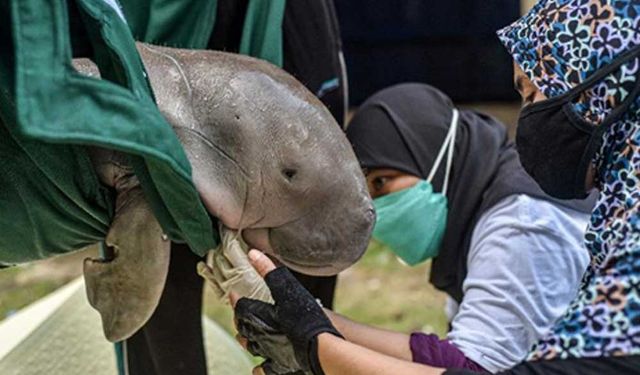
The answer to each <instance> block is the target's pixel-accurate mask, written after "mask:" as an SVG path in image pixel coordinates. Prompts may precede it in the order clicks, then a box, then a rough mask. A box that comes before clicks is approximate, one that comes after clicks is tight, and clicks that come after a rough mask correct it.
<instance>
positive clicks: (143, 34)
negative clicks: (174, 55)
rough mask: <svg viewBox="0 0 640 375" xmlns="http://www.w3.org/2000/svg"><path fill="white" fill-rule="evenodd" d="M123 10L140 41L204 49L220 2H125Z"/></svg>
mask: <svg viewBox="0 0 640 375" xmlns="http://www.w3.org/2000/svg"><path fill="white" fill-rule="evenodd" d="M121 4H122V10H123V12H124V15H125V18H126V19H127V22H128V24H129V27H130V28H131V32H132V33H133V36H134V38H136V40H140V41H144V42H147V43H152V44H158V45H166V46H171V47H179V48H194V49H204V48H206V46H207V42H208V41H209V37H210V36H211V31H212V30H213V24H214V20H215V18H216V5H217V1H216V0H181V1H176V0H146V1H145V0H123V1H121Z"/></svg>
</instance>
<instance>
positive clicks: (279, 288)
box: [235, 267, 342, 375]
mask: <svg viewBox="0 0 640 375" xmlns="http://www.w3.org/2000/svg"><path fill="white" fill-rule="evenodd" d="M264 280H265V282H266V283H267V286H269V289H270V290H271V295H272V296H273V300H274V301H275V304H274V305H271V304H268V303H264V302H261V301H256V300H251V299H247V298H241V299H240V300H239V301H238V303H237V304H236V307H235V314H236V320H237V324H238V330H239V332H240V334H241V335H243V336H244V337H245V338H247V340H248V341H249V350H250V351H251V352H252V353H254V354H259V355H264V356H266V357H267V358H268V359H269V360H271V361H272V363H271V364H272V365H273V364H274V363H273V362H274V361H277V360H278V358H273V357H269V354H273V353H266V352H268V351H269V349H270V348H272V347H273V344H274V343H275V341H274V340H275V339H276V338H277V337H278V334H280V333H284V334H285V335H286V337H287V338H288V339H289V340H290V341H291V344H292V345H293V352H294V355H295V359H296V360H297V362H298V364H299V366H300V369H301V370H303V371H311V372H312V373H313V374H315V375H323V374H324V372H323V371H322V367H321V366H320V361H319V359H318V340H317V337H318V335H319V334H321V333H324V332H328V333H331V334H333V335H336V336H338V337H341V338H342V335H341V334H340V333H339V332H338V330H336V329H335V327H334V326H333V324H331V321H330V320H329V318H328V317H327V316H326V315H325V313H324V311H322V308H321V307H320V305H318V303H317V302H316V300H315V299H314V298H313V296H312V295H311V294H310V293H309V292H308V291H307V290H306V289H305V288H304V287H303V286H302V285H301V284H300V283H299V282H298V280H296V279H295V277H294V276H293V275H292V274H291V273H290V272H289V270H287V269H286V268H284V267H279V268H276V269H275V270H273V271H271V272H269V273H268V274H267V276H266V277H265V278H264Z"/></svg>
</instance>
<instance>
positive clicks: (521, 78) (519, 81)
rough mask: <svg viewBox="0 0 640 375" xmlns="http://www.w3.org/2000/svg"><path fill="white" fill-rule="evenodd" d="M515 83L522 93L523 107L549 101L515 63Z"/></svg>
mask: <svg viewBox="0 0 640 375" xmlns="http://www.w3.org/2000/svg"><path fill="white" fill-rule="evenodd" d="M513 82H514V84H515V86H516V90H518V93H520V97H521V98H522V106H523V107H526V106H527V105H529V104H532V103H535V102H539V101H542V100H545V99H547V97H546V96H544V94H543V93H542V91H540V90H538V88H537V87H536V85H534V84H533V82H531V80H530V79H529V77H527V75H526V74H524V72H523V71H522V69H520V66H518V64H516V63H515V62H514V63H513Z"/></svg>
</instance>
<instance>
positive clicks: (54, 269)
mask: <svg viewBox="0 0 640 375" xmlns="http://www.w3.org/2000/svg"><path fill="white" fill-rule="evenodd" d="M85 256H87V254H86V252H81V253H77V254H74V255H70V256H63V257H58V258H55V259H50V260H46V261H42V262H36V263H32V264H29V265H26V266H21V267H13V268H9V269H4V270H0V320H2V319H3V318H4V317H6V316H8V315H9V314H11V313H12V312H14V311H17V310H18V309H20V308H22V307H24V306H26V305H28V304H29V303H31V302H33V301H36V300H38V299H40V298H42V297H44V296H45V295H47V294H48V293H50V292H52V291H54V290H55V289H57V288H59V287H60V286H62V285H64V284H65V283H67V282H69V281H70V280H72V279H74V278H75V277H77V276H78V275H80V274H81V260H82V258H84V257H85ZM428 272H429V264H428V263H426V264H422V265H420V266H418V267H408V266H406V265H403V264H401V263H400V262H399V261H397V260H396V258H395V256H394V255H393V254H392V253H391V252H390V251H388V250H387V249H384V248H383V247H382V246H380V245H378V244H376V243H375V242H374V243H371V245H370V247H369V249H368V250H367V253H366V254H365V256H364V257H363V258H362V259H361V260H360V261H359V262H358V263H357V264H356V265H355V266H353V267H351V268H350V269H348V270H346V271H345V272H343V273H342V274H341V275H340V277H339V279H338V289H337V293H336V304H335V305H336V311H338V312H339V313H341V314H343V315H346V316H347V317H349V318H351V319H353V320H356V321H358V322H361V323H367V324H371V325H375V326H379V327H384V328H387V329H392V330H398V331H403V332H411V331H416V330H421V331H425V332H433V333H437V334H439V335H443V334H444V333H445V332H446V326H447V323H446V318H445V316H444V312H443V305H444V295H443V294H441V293H439V292H437V291H436V290H435V289H434V288H433V287H431V286H430V284H429V283H428V281H427V280H428ZM205 290H206V291H205V304H204V312H205V314H206V315H207V316H209V317H211V318H212V319H214V320H215V321H216V322H218V323H219V324H220V325H221V326H222V327H224V328H225V329H226V330H227V331H229V332H232V334H235V332H233V324H232V312H231V308H230V307H229V306H228V305H226V304H223V303H221V302H220V301H217V300H216V298H215V296H214V295H213V293H211V291H210V289H209V288H208V287H207V288H205Z"/></svg>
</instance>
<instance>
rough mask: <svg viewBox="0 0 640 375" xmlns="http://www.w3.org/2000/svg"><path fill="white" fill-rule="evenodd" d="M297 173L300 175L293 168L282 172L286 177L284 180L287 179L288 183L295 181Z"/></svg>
mask: <svg viewBox="0 0 640 375" xmlns="http://www.w3.org/2000/svg"><path fill="white" fill-rule="evenodd" d="M296 173H298V171H296V170H295V169H292V168H284V169H283V170H282V175H283V176H284V178H286V179H287V180H288V181H291V180H293V178H294V177H295V176H296Z"/></svg>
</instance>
